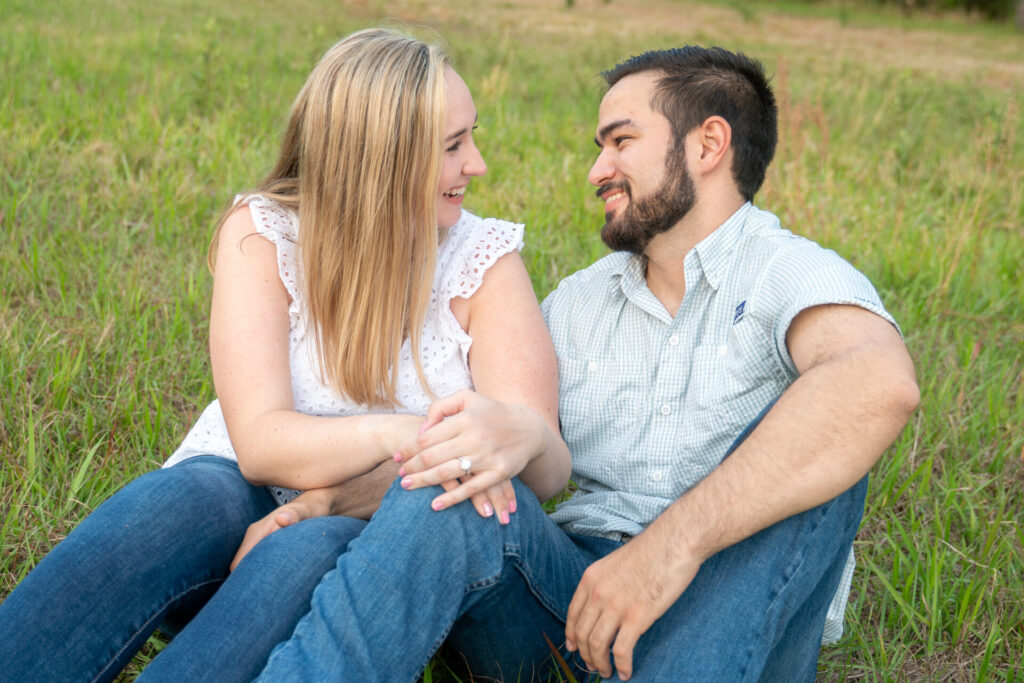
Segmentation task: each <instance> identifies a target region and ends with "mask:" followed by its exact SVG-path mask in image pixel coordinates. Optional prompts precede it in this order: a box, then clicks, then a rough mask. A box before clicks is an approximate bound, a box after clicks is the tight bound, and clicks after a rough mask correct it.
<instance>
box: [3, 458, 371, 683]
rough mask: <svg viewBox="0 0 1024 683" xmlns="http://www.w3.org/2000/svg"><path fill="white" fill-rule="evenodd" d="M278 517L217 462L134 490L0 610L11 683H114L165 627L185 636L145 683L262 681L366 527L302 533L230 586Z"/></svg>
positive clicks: (149, 478)
mask: <svg viewBox="0 0 1024 683" xmlns="http://www.w3.org/2000/svg"><path fill="white" fill-rule="evenodd" d="M275 507H276V504H275V502H274V500H273V498H272V497H271V495H270V494H269V492H268V491H267V490H266V489H264V488H262V487H257V486H252V485H251V484H249V483H248V482H246V481H245V479H244V478H243V477H242V475H241V474H240V473H239V471H238V466H237V465H236V464H235V463H233V462H231V461H229V460H226V459H224V458H218V457H213V456H201V457H197V458H191V459H189V460H186V461H184V462H182V463H180V464H178V465H175V466H174V467H170V468H167V469H162V470H157V471H155V472H150V473H147V474H145V475H143V476H141V477H139V478H138V479H136V480H135V481H133V482H131V483H130V484H128V485H127V486H126V487H124V488H123V489H121V490H120V491H118V492H117V493H116V494H114V495H113V496H111V498H110V499H109V500H107V501H105V502H104V503H103V504H102V505H100V506H99V507H98V508H97V509H96V510H95V511H94V512H93V513H92V514H91V515H89V516H88V517H87V518H86V519H85V520H84V521H83V522H82V523H81V524H80V525H79V526H78V527H77V528H75V530H74V531H72V532H71V534H69V535H68V537H67V538H66V539H65V540H64V541H63V542H61V543H60V544H59V545H58V546H57V547H55V548H54V549H53V550H52V551H51V552H50V553H49V554H48V555H47V556H46V557H45V558H43V560H42V561H41V562H40V563H39V565H38V566H37V567H36V568H35V569H33V570H32V572H31V573H30V574H29V575H28V576H26V577H25V579H24V580H23V581H22V582H21V583H20V584H19V585H18V587H17V588H15V589H14V591H13V592H12V593H11V594H10V595H9V596H8V597H7V599H6V600H5V601H4V602H3V603H2V604H0V663H2V664H0V681H18V682H19V683H25V682H27V681H109V680H113V679H114V678H115V677H116V676H117V674H118V673H119V672H120V671H121V669H122V668H123V667H124V666H125V665H126V664H127V663H128V662H129V661H130V660H131V658H132V656H133V655H134V654H135V653H136V652H137V651H138V650H139V648H141V647H142V645H143V644H144V643H145V642H146V640H147V639H148V638H149V636H150V634H151V633H152V632H153V631H154V630H155V629H156V628H157V626H159V625H161V623H164V624H173V625H174V628H173V629H168V630H177V629H178V628H180V629H181V630H180V632H179V633H178V635H177V636H176V637H175V638H174V640H173V641H172V642H171V643H170V645H168V646H167V647H166V648H164V650H163V651H162V652H160V654H159V655H158V656H157V657H156V658H155V659H154V660H153V662H152V663H151V664H150V665H149V666H148V667H147V668H146V670H145V671H144V673H143V675H142V677H141V680H144V681H157V680H166V681H192V680H211V681H212V680H216V681H248V680H251V679H252V678H253V677H254V676H255V675H256V674H257V673H259V671H260V669H261V668H262V666H263V664H264V663H265V661H266V659H267V656H268V654H269V653H270V651H271V649H272V648H273V647H274V645H275V644H277V643H278V642H280V641H282V640H284V639H286V638H287V637H288V636H289V634H290V633H291V631H292V628H293V627H294V625H295V623H296V622H297V621H298V619H299V617H301V616H302V615H303V614H304V613H305V612H306V611H308V609H309V605H310V595H311V594H312V591H313V589H314V588H315V587H316V585H317V583H318V581H319V580H320V578H321V577H322V576H323V574H324V572H326V571H328V570H329V569H330V568H331V567H333V566H334V564H335V562H336V560H337V558H338V556H339V555H340V554H342V553H343V552H344V551H345V548H346V546H347V545H348V542H349V541H350V540H351V539H352V538H354V537H355V536H357V535H358V534H359V533H360V531H362V529H363V527H364V526H365V524H366V523H365V522H363V521H362V520H356V519H350V518H346V517H320V518H315V519H311V520H305V521H303V522H300V523H298V524H295V525H292V526H289V527H286V528H284V529H281V530H279V531H277V532H275V533H273V534H271V535H270V536H269V537H267V538H266V539H264V541H263V542H261V543H260V544H258V545H257V546H256V547H255V548H254V549H253V550H252V551H251V552H250V553H249V554H248V555H247V556H246V558H245V559H244V560H243V561H242V562H241V563H240V564H239V566H238V567H237V568H236V569H235V571H234V572H231V573H230V574H229V572H228V566H229V564H230V562H231V560H232V558H233V557H234V554H235V551H236V550H237V549H238V546H239V544H240V543H241V541H242V538H243V536H244V535H245V531H246V528H247V527H248V525H249V524H251V523H252V522H254V521H256V520H258V519H260V518H261V517H263V516H265V515H266V514H268V513H270V512H271V511H272V510H273V509H274V508H275ZM162 628H164V627H162Z"/></svg>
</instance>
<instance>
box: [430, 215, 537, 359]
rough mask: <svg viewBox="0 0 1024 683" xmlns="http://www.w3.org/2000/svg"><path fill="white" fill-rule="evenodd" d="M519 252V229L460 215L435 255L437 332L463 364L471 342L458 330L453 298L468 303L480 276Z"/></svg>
mask: <svg viewBox="0 0 1024 683" xmlns="http://www.w3.org/2000/svg"><path fill="white" fill-rule="evenodd" d="M522 248H523V225H522V224H521V223H511V222H509V221H503V220H500V219H498V218H479V217H477V216H474V215H473V214H471V213H469V212H463V216H462V219H461V220H460V221H459V222H458V223H457V224H456V225H455V226H454V227H453V228H452V229H451V232H450V233H449V234H448V238H447V239H446V240H445V244H444V246H443V247H442V248H441V251H440V254H439V263H438V274H439V275H440V278H439V280H440V281H439V282H437V283H436V284H437V292H438V293H439V294H440V296H439V297H438V300H437V302H436V305H438V308H439V310H438V317H439V322H440V324H441V329H442V330H443V331H444V333H445V334H446V335H447V336H448V337H449V338H450V339H453V340H454V341H455V342H456V343H457V344H458V346H459V351H460V356H461V358H462V362H463V363H464V364H466V363H468V359H469V348H470V346H472V345H473V338H472V337H470V336H469V335H468V334H466V331H465V330H463V329H462V327H460V326H459V323H458V321H456V320H455V316H454V315H453V314H452V311H451V300H452V299H454V298H455V297H463V298H466V299H468V298H469V297H471V296H473V294H474V293H475V292H476V290H478V289H479V288H480V285H481V284H482V283H483V281H484V273H486V272H487V269H488V268H490V267H491V266H492V265H494V262H495V261H497V260H498V259H499V258H501V257H502V256H504V255H505V254H508V253H510V252H512V251H519V250H520V249H522Z"/></svg>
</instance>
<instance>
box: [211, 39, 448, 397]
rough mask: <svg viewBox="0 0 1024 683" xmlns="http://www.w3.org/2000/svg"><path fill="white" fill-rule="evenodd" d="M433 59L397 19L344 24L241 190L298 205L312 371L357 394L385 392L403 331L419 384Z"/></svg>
mask: <svg viewBox="0 0 1024 683" xmlns="http://www.w3.org/2000/svg"><path fill="white" fill-rule="evenodd" d="M447 64H448V58H447V56H446V55H445V54H444V52H443V51H442V50H441V49H440V48H439V47H437V46H434V45H430V44H427V43H424V42H422V41H419V40H417V39H415V38H412V37H409V36H407V35H403V34H401V33H399V32H397V31H393V30H388V29H367V30H364V31H359V32H357V33H353V34H352V35H350V36H348V37H346V38H344V39H343V40H341V41H340V42H339V43H337V44H336V45H334V47H332V48H331V49H330V50H328V51H327V53H326V54H325V55H324V56H323V58H322V59H321V60H320V62H319V63H318V64H317V65H316V67H315V68H314V69H313V72H312V73H311V74H310V76H309V78H308V79H307V81H306V84H305V85H304V86H303V88H302V91H301V92H300V93H299V95H298V97H297V98H296V100H295V103H294V104H293V105H292V110H291V118H290V121H289V124H288V127H287V130H286V131H285V134H284V139H283V140H282V144H281V152H280V154H279V155H278V158H277V162H276V164H275V165H274V168H273V170H272V171H271V172H270V174H269V175H268V176H267V177H266V179H265V180H264V181H263V182H262V183H261V184H260V185H259V186H258V187H257V188H256V189H254V190H253V191H252V192H251V193H250V194H260V195H263V196H264V197H267V198H269V199H273V200H275V201H277V202H278V203H280V204H282V205H284V206H286V207H289V208H291V209H293V210H296V211H298V215H299V226H300V227H299V258H300V259H301V263H302V280H301V283H300V286H301V287H302V291H303V293H304V295H305V299H306V301H305V305H306V308H307V313H308V315H309V317H310V319H311V321H312V323H313V324H312V326H311V328H312V330H313V334H314V339H315V342H316V348H317V351H318V356H319V359H320V361H321V367H322V370H323V372H324V375H325V377H324V378H323V379H324V380H325V382H327V383H329V384H330V386H332V387H333V388H334V389H335V390H336V391H338V392H339V393H340V394H342V395H344V396H347V397H348V398H350V399H351V400H353V401H355V402H357V403H360V404H363V405H368V406H390V407H393V406H395V405H397V404H398V398H397V390H396V381H397V372H395V371H393V370H394V369H395V366H396V364H397V361H398V356H399V352H400V350H401V346H402V343H403V341H404V340H405V338H406V337H407V336H408V337H409V338H410V342H411V344H412V350H413V359H414V362H415V366H416V373H417V375H418V376H419V380H420V383H421V384H422V385H423V387H424V389H425V390H426V391H427V393H428V394H430V395H431V396H433V393H432V392H431V391H430V387H429V385H428V384H427V381H426V377H425V376H424V373H423V367H422V364H421V362H420V357H419V344H420V330H421V328H422V325H423V318H424V315H425V312H426V308H427V305H428V304H429V301H430V289H431V284H432V281H433V275H434V268H435V261H436V257H437V246H438V225H437V191H438V184H439V183H440V176H441V164H442V155H443V148H444V130H445V128H444V127H445V118H446V114H447V112H446V109H447V107H446V104H447V100H446V90H445V82H444V69H445V66H446V65H447ZM224 218H226V215H225V217H223V218H221V221H220V224H218V226H217V230H216V231H215V233H214V238H213V243H212V244H211V250H210V253H211V255H212V254H213V253H214V250H215V248H216V242H217V236H218V234H219V232H220V225H221V224H223V222H224ZM211 265H212V264H211Z"/></svg>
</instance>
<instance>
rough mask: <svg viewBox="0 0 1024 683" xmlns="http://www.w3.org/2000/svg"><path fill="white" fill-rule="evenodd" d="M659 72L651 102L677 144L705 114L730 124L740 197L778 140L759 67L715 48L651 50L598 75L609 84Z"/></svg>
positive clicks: (759, 178) (750, 191) (749, 195)
mask: <svg viewBox="0 0 1024 683" xmlns="http://www.w3.org/2000/svg"><path fill="white" fill-rule="evenodd" d="M646 71H655V72H658V73H660V74H661V77H660V78H659V79H658V85H657V89H656V91H655V94H654V98H653V99H652V101H651V107H652V108H653V109H654V110H655V111H657V112H659V113H661V114H662V115H663V116H665V118H667V119H668V120H669V123H670V124H671V126H672V133H673V135H674V136H675V140H676V144H677V145H681V144H682V142H683V138H684V137H685V136H686V134H687V133H689V132H690V131H691V130H693V129H694V127H696V126H699V125H700V124H701V123H703V122H704V121H705V120H706V119H707V118H708V117H709V116H721V117H722V118H724V119H725V120H726V121H728V122H729V126H730V127H731V128H732V146H733V149H734V150H735V154H734V156H733V165H732V175H733V178H734V179H735V180H736V186H737V188H738V189H739V191H740V194H742V195H743V197H744V199H746V200H748V201H749V200H751V199H753V198H754V194H755V193H756V192H757V190H758V189H759V188H760V187H761V183H763V182H764V176H765V172H766V171H767V169H768V164H769V163H770V162H771V160H772V157H773V156H775V144H776V141H777V140H778V110H777V107H776V106H775V95H774V94H773V93H772V89H771V86H770V85H769V84H768V77H767V76H766V75H765V70H764V66H762V65H761V63H760V62H758V61H757V60H754V59H751V58H750V57H747V56H746V55H743V54H739V53H734V52H729V51H728V50H725V49H723V48H720V47H710V48H705V47H697V46H693V45H687V46H686V47H679V48H673V49H671V50H652V51H650V52H645V53H644V54H642V55H638V56H636V57H631V58H630V59H627V60H626V61H624V62H622V63H620V64H618V65H616V66H615V68H613V69H609V70H608V71H605V72H604V73H602V74H601V75H602V76H603V77H604V79H605V81H607V82H608V86H609V87H611V86H613V85H615V84H616V83H617V82H619V81H620V80H621V79H623V78H625V77H626V76H630V75H633V74H637V73H643V72H646Z"/></svg>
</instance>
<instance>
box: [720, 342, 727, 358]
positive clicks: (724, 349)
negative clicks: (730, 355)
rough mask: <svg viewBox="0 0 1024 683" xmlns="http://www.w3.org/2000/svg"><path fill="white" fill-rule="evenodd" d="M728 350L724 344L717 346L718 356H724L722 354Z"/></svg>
mask: <svg viewBox="0 0 1024 683" xmlns="http://www.w3.org/2000/svg"><path fill="white" fill-rule="evenodd" d="M728 350H729V349H728V347H726V346H725V345H724V344H723V345H722V346H719V347H718V355H719V356H724V355H725V354H726V352H727V351H728Z"/></svg>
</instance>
